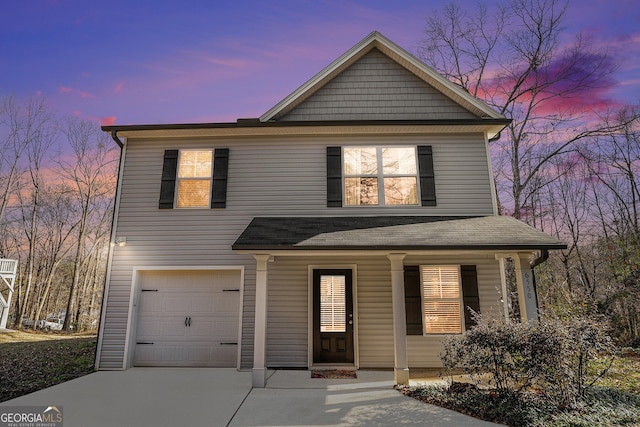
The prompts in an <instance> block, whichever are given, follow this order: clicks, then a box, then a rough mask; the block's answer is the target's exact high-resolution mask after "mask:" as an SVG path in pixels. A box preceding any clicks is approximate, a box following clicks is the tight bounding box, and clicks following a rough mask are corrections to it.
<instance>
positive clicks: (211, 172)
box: [173, 148, 215, 209]
mask: <svg viewBox="0 0 640 427" xmlns="http://www.w3.org/2000/svg"><path fill="white" fill-rule="evenodd" d="M191 151H209V152H211V169H210V170H209V177H183V178H181V177H180V161H181V160H182V153H186V152H191ZM214 157H215V152H214V150H213V149H203V148H190V149H185V150H178V166H177V168H176V189H175V192H174V193H175V195H174V200H173V206H174V208H175V209H208V208H209V207H210V206H211V189H212V188H213V163H214ZM182 180H189V181H209V191H208V193H207V203H206V205H204V206H178V197H179V195H180V181H182Z"/></svg>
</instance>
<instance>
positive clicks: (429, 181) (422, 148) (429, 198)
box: [418, 145, 436, 206]
mask: <svg viewBox="0 0 640 427" xmlns="http://www.w3.org/2000/svg"><path fill="white" fill-rule="evenodd" d="M418 169H419V172H420V199H421V201H422V206H436V180H435V174H434V173H433V152H432V151H431V146H430V145H419V146H418Z"/></svg>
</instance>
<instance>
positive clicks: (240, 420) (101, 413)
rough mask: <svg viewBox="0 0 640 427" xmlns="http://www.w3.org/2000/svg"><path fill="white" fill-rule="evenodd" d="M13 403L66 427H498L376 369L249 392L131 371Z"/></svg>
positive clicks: (200, 378) (172, 372)
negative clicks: (58, 410)
mask: <svg viewBox="0 0 640 427" xmlns="http://www.w3.org/2000/svg"><path fill="white" fill-rule="evenodd" d="M9 405H46V406H58V407H60V406H62V408H63V414H64V427H85V426H90V427H111V426H114V427H115V426H117V427H125V426H132V427H133V426H154V427H165V426H166V427H169V426H171V427H174V426H189V427H196V426H392V425H406V426H434V427H440V426H442V427H445V426H446V427H455V426H461V427H463V426H494V425H495V424H492V423H487V422H484V421H479V420H476V419H474V418H471V417H468V416H465V415H462V414H459V413H457V412H453V411H449V410H446V409H443V408H439V407H437V406H432V405H427V404H424V403H422V402H418V401H416V400H414V399H411V398H408V397H405V396H403V395H401V394H400V393H398V392H397V391H396V390H394V389H393V374H392V373H391V372H379V371H358V379H357V380H352V379H342V380H325V379H311V378H310V372H309V371H288V370H278V371H273V372H270V377H269V379H268V381H267V387H266V388H264V389H252V388H251V373H250V372H238V371H236V370H235V369H206V368H198V369H190V368H175V369H173V368H133V369H129V370H127V371H116V372H106V371H101V372H96V373H93V374H90V375H87V376H84V377H81V378H78V379H76V380H73V381H69V382H66V383H63V384H60V385H57V386H54V387H50V388H48V389H45V390H41V391H38V392H36V393H32V394H30V395H27V396H22V397H20V398H17V399H14V400H10V401H7V402H4V403H1V404H0V406H9Z"/></svg>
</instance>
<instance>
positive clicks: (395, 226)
mask: <svg viewBox="0 0 640 427" xmlns="http://www.w3.org/2000/svg"><path fill="white" fill-rule="evenodd" d="M566 247H567V246H566V245H565V244H564V243H562V242H561V241H559V240H558V239H556V238H554V237H551V236H549V235H547V234H545V233H543V232H541V231H539V230H536V229H535V228H533V227H531V226H529V225H527V224H525V223H523V222H521V221H518V220H517V219H515V218H511V217H506V216H484V217H460V216H456V217H453V216H447V217H444V216H369V217H256V218H254V219H253V220H252V221H251V223H250V224H249V225H248V226H247V228H245V230H244V231H243V232H242V234H241V235H240V237H238V239H237V240H236V241H235V243H234V244H233V246H232V248H233V249H234V250H239V251H265V250H268V251H275V250H296V249H297V250H345V249H346V250H540V249H565V248H566Z"/></svg>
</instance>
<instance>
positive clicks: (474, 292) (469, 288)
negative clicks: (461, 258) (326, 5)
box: [460, 265, 480, 329]
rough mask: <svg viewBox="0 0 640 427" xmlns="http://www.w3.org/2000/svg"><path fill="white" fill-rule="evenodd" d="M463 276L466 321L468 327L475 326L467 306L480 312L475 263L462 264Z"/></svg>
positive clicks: (461, 272) (461, 271)
mask: <svg viewBox="0 0 640 427" xmlns="http://www.w3.org/2000/svg"><path fill="white" fill-rule="evenodd" d="M460 274H461V276H462V301H463V305H464V322H465V325H466V329H470V328H471V327H472V326H475V324H476V323H475V322H474V320H473V318H472V317H471V313H469V310H468V309H467V307H469V308H471V309H472V310H473V311H475V312H476V313H480V296H479V295H478V273H477V271H476V266H475V265H461V266H460Z"/></svg>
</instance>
